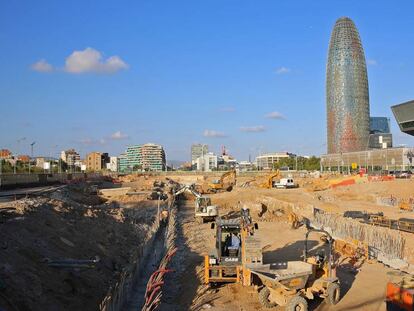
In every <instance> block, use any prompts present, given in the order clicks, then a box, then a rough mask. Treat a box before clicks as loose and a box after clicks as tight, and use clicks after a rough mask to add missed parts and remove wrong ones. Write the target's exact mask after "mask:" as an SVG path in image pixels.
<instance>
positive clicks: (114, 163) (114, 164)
mask: <svg viewBox="0 0 414 311" xmlns="http://www.w3.org/2000/svg"><path fill="white" fill-rule="evenodd" d="M106 169H107V170H108V171H111V172H118V158H117V157H109V163H106Z"/></svg>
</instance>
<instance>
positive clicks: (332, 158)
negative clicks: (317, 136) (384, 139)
mask: <svg viewBox="0 0 414 311" xmlns="http://www.w3.org/2000/svg"><path fill="white" fill-rule="evenodd" d="M413 159H414V149H413V148H385V149H372V150H363V151H354V152H344V153H335V154H333V153H332V154H325V155H322V156H321V170H322V171H337V172H345V173H349V172H351V171H357V170H359V169H360V168H365V169H366V171H367V172H377V171H383V170H385V171H406V170H409V169H411V168H412V167H413V164H414V163H413Z"/></svg>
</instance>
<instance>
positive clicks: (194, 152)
mask: <svg viewBox="0 0 414 311" xmlns="http://www.w3.org/2000/svg"><path fill="white" fill-rule="evenodd" d="M207 153H208V145H205V144H193V145H191V164H195V162H196V160H197V159H198V158H199V157H202V156H203V155H205V154H207Z"/></svg>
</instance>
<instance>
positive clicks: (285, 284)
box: [204, 209, 340, 311]
mask: <svg viewBox="0 0 414 311" xmlns="http://www.w3.org/2000/svg"><path fill="white" fill-rule="evenodd" d="M214 228H216V247H215V249H214V250H213V252H212V253H211V254H210V255H206V256H205V258H204V282H205V284H221V283H240V284H242V285H243V286H252V287H254V288H256V289H258V291H259V292H258V299H259V302H260V303H261V304H262V305H263V306H264V307H265V308H273V307H276V306H278V305H279V306H285V310H286V311H296V310H301V311H307V310H308V303H307V299H314V298H315V297H317V296H319V297H322V298H325V299H326V300H327V302H328V303H329V304H332V305H334V304H336V303H338V302H339V300H340V286H339V280H338V278H337V277H336V269H335V267H334V266H333V255H332V248H333V241H334V240H333V238H332V236H330V235H329V233H328V232H326V231H323V230H316V229H308V231H307V233H306V235H305V243H304V251H303V258H304V260H303V261H301V260H297V261H280V262H274V263H270V264H263V256H262V249H261V247H260V240H259V239H258V238H257V237H255V236H254V234H255V230H258V226H257V224H256V223H253V221H252V218H251V217H250V213H249V210H248V209H242V210H241V211H240V214H239V216H238V217H236V218H229V219H226V218H222V217H218V218H216V222H215V223H213V224H212V229H214ZM312 232H318V233H320V234H322V235H324V241H326V242H325V243H327V244H328V249H329V250H328V255H326V254H325V252H322V251H321V252H318V253H316V254H315V255H313V256H310V254H309V247H308V236H309V235H310V233H312Z"/></svg>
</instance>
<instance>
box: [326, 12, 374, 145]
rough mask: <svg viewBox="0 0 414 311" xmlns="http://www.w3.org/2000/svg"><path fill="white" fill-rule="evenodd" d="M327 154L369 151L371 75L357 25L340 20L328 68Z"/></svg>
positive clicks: (347, 19)
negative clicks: (369, 81) (369, 87)
mask: <svg viewBox="0 0 414 311" xmlns="http://www.w3.org/2000/svg"><path fill="white" fill-rule="evenodd" d="M326 108H327V134H328V135H327V136H328V137H327V138H328V153H341V152H351V151H360V150H366V149H367V144H368V137H369V93H368V75H367V66H366V62H365V55H364V50H363V47H362V42H361V38H360V36H359V33H358V30H357V28H356V26H355V24H354V22H353V21H352V20H351V19H350V18H348V17H341V18H339V19H338V20H337V21H336V23H335V26H334V28H333V31H332V35H331V40H330V43H329V51H328V63H327V68H326Z"/></svg>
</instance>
